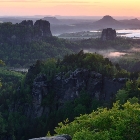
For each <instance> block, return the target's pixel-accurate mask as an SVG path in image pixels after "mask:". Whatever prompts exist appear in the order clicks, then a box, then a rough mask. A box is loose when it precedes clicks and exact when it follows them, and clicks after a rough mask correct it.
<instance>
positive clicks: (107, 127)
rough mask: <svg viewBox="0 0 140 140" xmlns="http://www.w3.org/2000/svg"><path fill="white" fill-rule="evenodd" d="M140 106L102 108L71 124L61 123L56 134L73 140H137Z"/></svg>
mask: <svg viewBox="0 0 140 140" xmlns="http://www.w3.org/2000/svg"><path fill="white" fill-rule="evenodd" d="M139 115H140V104H138V103H134V104H131V103H130V102H127V103H125V104H124V105H119V103H118V102H117V103H115V104H114V105H113V107H112V109H107V108H100V109H98V110H97V111H93V112H92V113H91V114H85V115H81V116H80V117H76V118H75V120H74V121H73V122H71V123H69V122H67V121H66V122H64V123H62V122H61V123H59V127H56V129H55V132H56V133H57V134H69V135H71V136H72V138H73V140H91V139H92V140H110V139H112V140H126V139H127V140H131V139H132V138H133V140H137V139H139V137H140V133H139V130H140V119H139Z"/></svg>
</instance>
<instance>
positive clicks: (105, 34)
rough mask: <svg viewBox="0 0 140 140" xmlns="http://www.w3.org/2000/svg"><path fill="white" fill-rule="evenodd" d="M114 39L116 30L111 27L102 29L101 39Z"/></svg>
mask: <svg viewBox="0 0 140 140" xmlns="http://www.w3.org/2000/svg"><path fill="white" fill-rule="evenodd" d="M115 39H116V30H113V29H112V28H107V29H103V31H102V36H101V40H102V41H105V40H115Z"/></svg>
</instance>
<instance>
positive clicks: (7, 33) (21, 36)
mask: <svg viewBox="0 0 140 140" xmlns="http://www.w3.org/2000/svg"><path fill="white" fill-rule="evenodd" d="M51 36H52V33H51V31H50V23H49V22H48V21H45V20H37V21H36V22H35V24H34V25H33V21H32V20H27V21H26V20H24V21H22V22H21V23H19V24H18V23H16V24H12V23H2V24H0V43H3V42H7V43H14V44H21V43H23V42H24V43H25V42H31V41H38V40H42V39H45V38H48V37H51Z"/></svg>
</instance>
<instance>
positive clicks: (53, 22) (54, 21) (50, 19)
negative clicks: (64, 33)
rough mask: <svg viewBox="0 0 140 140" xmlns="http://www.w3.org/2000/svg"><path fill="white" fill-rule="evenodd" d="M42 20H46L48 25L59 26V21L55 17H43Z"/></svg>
mask: <svg viewBox="0 0 140 140" xmlns="http://www.w3.org/2000/svg"><path fill="white" fill-rule="evenodd" d="M43 20H47V21H49V22H50V24H61V21H60V20H59V19H57V18H56V17H44V18H43Z"/></svg>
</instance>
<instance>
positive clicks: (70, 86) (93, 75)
mask: <svg viewBox="0 0 140 140" xmlns="http://www.w3.org/2000/svg"><path fill="white" fill-rule="evenodd" d="M29 71H30V70H29ZM124 84H125V80H123V81H122V80H121V81H120V80H119V79H115V80H114V79H109V78H106V77H104V76H103V75H102V74H100V73H97V72H94V71H89V70H87V69H76V70H75V71H73V72H72V71H69V72H67V73H59V74H58V75H56V76H55V77H54V78H53V80H51V81H47V77H46V75H44V74H42V75H39V76H37V77H36V78H35V79H34V82H33V89H32V97H33V109H32V112H33V113H32V116H33V117H40V116H41V115H42V114H43V113H44V110H45V114H46V115H47V113H49V107H47V108H46V107H42V104H41V103H42V101H43V98H44V97H45V96H46V95H48V94H51V91H52V90H53V92H54V93H55V99H56V100H57V102H58V106H57V108H59V107H61V106H63V104H64V103H65V102H66V101H73V100H74V99H75V98H78V97H79V96H80V92H81V91H83V90H84V91H86V92H87V94H89V96H90V97H91V98H96V99H97V100H101V101H105V102H106V101H107V102H108V101H110V100H111V99H112V98H113V97H114V96H115V94H116V93H117V91H118V90H119V89H121V88H122V87H123V86H124Z"/></svg>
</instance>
